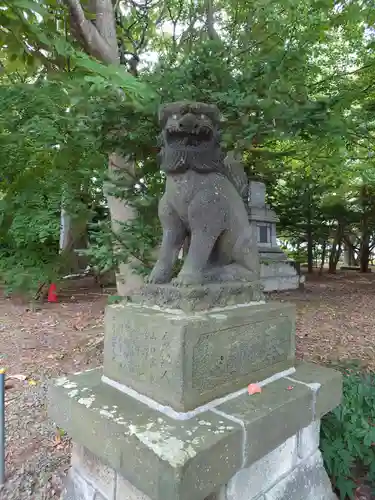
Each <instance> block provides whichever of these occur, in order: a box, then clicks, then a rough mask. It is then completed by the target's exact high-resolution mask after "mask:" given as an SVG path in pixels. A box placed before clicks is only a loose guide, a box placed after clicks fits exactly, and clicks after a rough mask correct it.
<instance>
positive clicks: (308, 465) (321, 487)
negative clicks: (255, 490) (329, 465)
mask: <svg viewBox="0 0 375 500" xmlns="http://www.w3.org/2000/svg"><path fill="white" fill-rule="evenodd" d="M302 499H303V500H336V496H335V495H334V493H333V491H332V486H331V483H330V481H329V479H328V476H327V472H326V471H325V469H324V466H323V460H322V457H321V454H320V452H316V453H315V454H314V455H312V456H311V457H310V458H308V459H307V460H306V461H305V462H304V463H303V464H301V465H300V466H298V467H297V468H296V469H294V471H293V472H292V473H291V474H290V475H288V476H287V477H285V478H284V479H283V480H282V481H280V482H279V483H278V484H276V485H275V486H274V487H273V488H272V489H271V490H269V491H268V492H267V493H266V494H265V500H302Z"/></svg>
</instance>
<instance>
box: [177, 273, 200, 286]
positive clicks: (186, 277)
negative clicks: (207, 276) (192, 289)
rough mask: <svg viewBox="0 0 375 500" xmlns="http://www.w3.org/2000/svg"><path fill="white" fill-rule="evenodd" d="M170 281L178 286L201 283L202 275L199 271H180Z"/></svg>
mask: <svg viewBox="0 0 375 500" xmlns="http://www.w3.org/2000/svg"><path fill="white" fill-rule="evenodd" d="M172 283H173V284H174V285H178V286H186V285H201V284H202V283H203V276H202V274H201V273H183V272H180V273H179V275H178V276H177V277H176V278H174V279H173V280H172Z"/></svg>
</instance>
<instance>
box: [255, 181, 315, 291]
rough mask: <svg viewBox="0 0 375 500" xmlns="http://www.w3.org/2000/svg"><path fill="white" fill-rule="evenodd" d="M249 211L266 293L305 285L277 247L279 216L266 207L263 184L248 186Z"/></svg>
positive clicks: (302, 277) (256, 182)
mask: <svg viewBox="0 0 375 500" xmlns="http://www.w3.org/2000/svg"><path fill="white" fill-rule="evenodd" d="M248 211H249V220H250V225H251V227H252V229H253V231H255V232H256V235H257V244H258V251H259V255H260V261H261V265H260V277H261V281H262V283H263V285H264V290H265V291H266V292H272V291H275V290H293V289H296V288H299V287H300V286H301V285H302V284H303V283H304V281H305V277H304V276H299V274H298V273H297V271H296V269H295V268H294V267H293V266H292V264H291V263H290V261H289V260H288V257H287V256H286V255H285V253H284V252H283V250H281V248H280V247H279V245H278V244H277V239H276V223H277V222H278V220H279V219H278V217H277V215H276V213H275V212H274V211H273V210H272V209H271V208H270V206H269V205H267V204H266V187H265V184H264V183H263V182H258V181H250V182H249V200H248Z"/></svg>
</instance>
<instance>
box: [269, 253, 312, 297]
mask: <svg viewBox="0 0 375 500" xmlns="http://www.w3.org/2000/svg"><path fill="white" fill-rule="evenodd" d="M260 278H261V282H262V285H263V287H264V291H265V292H274V291H282V290H296V289H297V288H299V287H300V286H301V284H303V283H304V282H305V277H304V276H299V275H298V273H297V271H296V270H295V269H294V268H293V267H292V266H291V265H290V264H289V263H288V262H285V261H284V262H283V261H277V260H275V261H272V260H269V261H267V263H262V264H261V266H260Z"/></svg>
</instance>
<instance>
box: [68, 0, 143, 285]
mask: <svg viewBox="0 0 375 500" xmlns="http://www.w3.org/2000/svg"><path fill="white" fill-rule="evenodd" d="M64 1H65V3H66V4H67V6H68V7H69V9H70V14H71V21H72V25H73V27H74V31H75V32H76V33H77V39H78V41H81V43H82V44H83V46H84V48H85V50H86V51H87V52H88V53H89V54H91V55H92V56H94V57H97V58H98V59H99V60H101V61H102V62H104V63H106V64H115V65H119V64H120V58H119V50H118V45H117V36H116V24H115V13H114V7H113V4H112V1H111V0H92V2H91V9H92V12H93V13H94V14H95V24H94V23H93V22H92V21H91V20H89V19H86V16H85V13H84V11H83V8H82V5H81V3H80V0H64ZM118 168H121V170H124V171H125V172H126V171H127V172H130V173H132V172H133V171H134V164H133V162H132V161H129V160H127V159H125V158H121V157H119V156H118V155H116V154H115V153H113V154H112V155H110V158H109V162H108V177H109V179H114V180H115V178H116V169H118ZM107 188H108V186H107ZM105 191H106V192H105V194H106V196H107V203H108V209H109V212H110V217H111V224H112V230H113V231H115V232H116V231H118V230H119V228H120V227H121V223H122V224H123V223H126V222H128V221H130V220H132V219H133V218H134V217H135V213H134V210H133V208H132V207H130V206H129V205H127V204H126V201H125V200H121V199H118V198H116V197H114V196H108V189H105ZM142 283H143V280H142V278H141V277H140V276H139V275H137V274H136V273H135V272H134V270H133V266H132V263H131V262H127V263H122V264H121V265H120V269H119V271H118V272H117V273H116V285H117V292H118V294H119V295H128V294H129V292H131V291H132V290H134V289H136V288H139V287H140V286H141V285H142Z"/></svg>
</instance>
